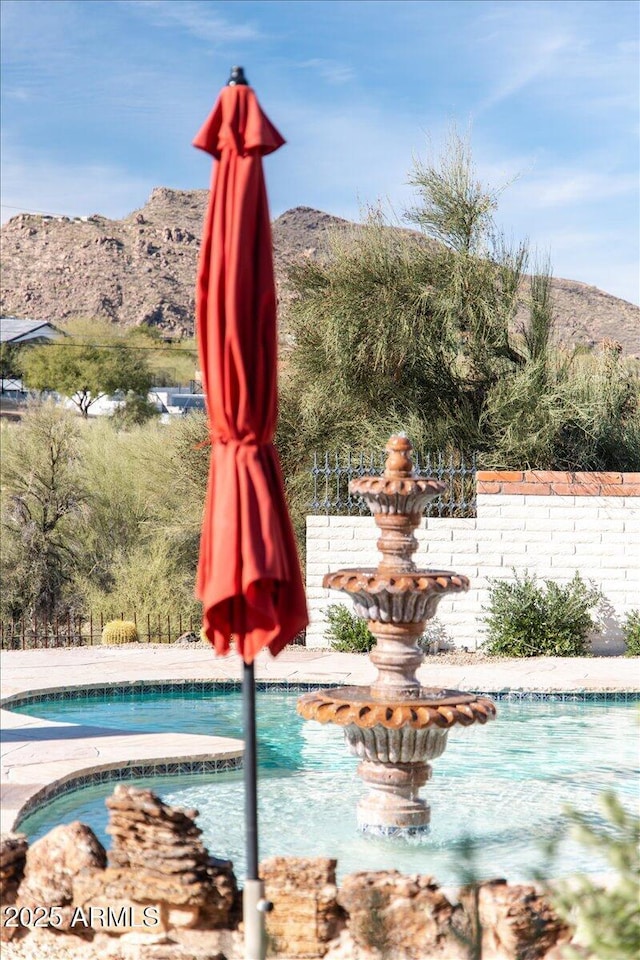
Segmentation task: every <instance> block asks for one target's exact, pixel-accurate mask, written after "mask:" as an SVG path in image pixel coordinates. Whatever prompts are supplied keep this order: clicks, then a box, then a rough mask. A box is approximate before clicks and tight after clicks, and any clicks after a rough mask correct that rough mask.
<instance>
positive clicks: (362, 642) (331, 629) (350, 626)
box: [325, 603, 376, 653]
mask: <svg viewBox="0 0 640 960" xmlns="http://www.w3.org/2000/svg"><path fill="white" fill-rule="evenodd" d="M327 620H328V621H329V626H328V628H327V631H326V633H325V636H326V637H327V639H328V640H329V642H330V644H331V649H332V650H339V651H340V653H368V652H369V650H371V649H372V647H374V646H375V642H376V638H375V637H374V636H373V634H372V633H371V631H370V630H369V628H368V627H367V621H366V620H363V619H362V618H361V617H358V616H356V614H355V613H351V611H350V610H347V608H346V607H345V606H343V605H342V604H341V603H334V604H332V605H331V606H330V607H329V609H328V610H327Z"/></svg>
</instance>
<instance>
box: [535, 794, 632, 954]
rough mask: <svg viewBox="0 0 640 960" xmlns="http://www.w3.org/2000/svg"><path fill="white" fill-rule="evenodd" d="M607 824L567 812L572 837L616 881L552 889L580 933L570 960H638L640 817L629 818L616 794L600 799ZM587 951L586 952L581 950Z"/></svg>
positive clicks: (584, 882)
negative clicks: (594, 855) (590, 959)
mask: <svg viewBox="0 0 640 960" xmlns="http://www.w3.org/2000/svg"><path fill="white" fill-rule="evenodd" d="M601 806H602V810H603V813H604V822H593V821H592V819H591V818H590V817H589V816H588V815H587V814H584V813H581V812H579V811H577V810H569V811H568V816H569V820H570V822H571V823H572V824H573V832H574V835H575V836H576V839H578V840H579V841H580V842H581V843H582V844H584V845H585V846H588V847H590V848H591V849H592V850H593V851H594V852H597V853H599V854H601V855H603V856H604V857H605V858H606V860H607V861H608V863H609V865H610V867H611V869H612V870H614V871H615V881H614V882H613V884H611V885H608V886H606V887H603V886H600V885H599V884H598V883H596V882H594V881H593V880H591V879H590V878H589V877H580V878H579V879H578V881H577V885H576V884H569V883H566V882H565V883H560V884H555V885H554V886H553V888H552V889H551V890H550V894H551V898H552V901H553V904H554V906H555V908H556V909H557V911H558V913H559V914H560V915H561V916H562V917H563V918H565V919H566V920H567V921H569V922H571V923H573V924H575V926H576V928H577V936H576V939H577V941H578V943H579V944H580V946H579V947H576V948H575V949H574V948H573V947H569V948H566V949H567V952H566V954H565V956H566V957H568V958H570V957H575V958H576V960H578V958H580V957H584V956H585V952H586V955H587V956H588V957H594V958H596V957H597V958H598V960H635V958H637V956H638V953H639V951H640V898H639V896H638V894H639V892H640V888H639V884H640V856H639V844H640V818H638V816H637V815H633V814H631V813H629V812H628V811H627V810H625V808H624V807H623V806H622V804H621V803H620V801H619V799H618V798H617V797H616V795H615V794H614V793H611V792H609V793H606V794H604V795H603V796H602V798H601ZM581 948H584V949H581Z"/></svg>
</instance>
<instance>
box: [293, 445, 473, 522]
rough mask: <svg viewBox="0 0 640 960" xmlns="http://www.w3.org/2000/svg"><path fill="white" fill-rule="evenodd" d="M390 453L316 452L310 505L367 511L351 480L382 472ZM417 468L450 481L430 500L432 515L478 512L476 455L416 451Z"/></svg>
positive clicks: (349, 511) (329, 510)
mask: <svg viewBox="0 0 640 960" xmlns="http://www.w3.org/2000/svg"><path fill="white" fill-rule="evenodd" d="M387 456H388V454H387V453H385V452H384V451H382V450H381V451H377V452H369V453H364V452H363V453H357V454H354V453H346V454H340V453H314V455H313V467H312V468H311V477H312V480H313V498H312V500H311V502H310V503H309V508H310V510H311V511H312V512H314V513H326V514H337V515H349V514H366V513H368V508H367V505H366V503H365V502H364V500H363V499H362V497H357V496H352V494H351V493H350V492H349V481H350V480H352V479H354V478H355V477H364V476H379V475H380V474H382V473H383V471H384V462H385V460H386V458H387ZM411 456H412V459H413V464H414V468H415V471H416V473H417V475H418V476H420V477H430V478H432V479H435V480H441V481H443V482H444V483H445V484H446V487H447V489H446V490H445V491H444V493H443V494H442V495H441V496H440V497H438V498H437V499H436V500H433V501H432V502H431V503H429V504H428V506H427V509H426V510H425V515H426V516H428V517H475V516H476V459H475V456H473V457H472V458H471V459H470V460H465V459H464V458H462V457H461V456H456V455H455V454H452V455H450V456H446V455H444V454H442V453H427V454H423V455H421V454H418V453H416V452H415V451H414V452H413V453H412V455H411Z"/></svg>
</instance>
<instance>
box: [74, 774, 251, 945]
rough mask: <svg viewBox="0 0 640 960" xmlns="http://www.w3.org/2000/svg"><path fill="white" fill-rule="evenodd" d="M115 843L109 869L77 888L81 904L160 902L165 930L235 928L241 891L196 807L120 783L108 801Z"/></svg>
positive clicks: (77, 898) (76, 891)
mask: <svg viewBox="0 0 640 960" xmlns="http://www.w3.org/2000/svg"><path fill="white" fill-rule="evenodd" d="M105 802H106V805H107V808H108V809H109V813H110V817H109V826H108V827H107V832H108V833H109V834H110V835H111V837H112V838H113V842H112V847H111V850H110V851H109V854H108V863H109V866H108V867H107V869H106V870H105V871H104V872H103V873H102V874H101V875H100V877H96V878H95V883H92V884H87V883H83V882H82V880H80V882H79V883H78V884H77V885H76V887H74V895H75V898H76V902H82V904H83V905H90V904H91V903H94V902H96V898H98V899H100V901H102V900H105V901H110V902H111V903H113V902H125V901H126V902H129V903H133V904H154V905H157V907H158V910H159V916H160V923H161V926H162V927H164V928H165V929H166V928H168V927H179V926H184V927H191V926H195V925H203V924H204V925H206V926H207V927H208V928H222V927H227V926H229V925H232V922H233V919H234V911H235V909H236V907H237V897H238V891H237V887H236V882H235V876H234V874H233V869H232V864H231V863H230V862H229V861H227V860H217V859H215V858H213V857H210V856H209V854H208V852H207V849H206V847H205V846H204V845H203V843H202V841H201V840H200V837H201V834H202V831H201V830H200V829H199V827H197V826H196V824H195V818H196V817H197V816H198V811H197V810H181V809H179V808H177V807H171V806H169V805H168V804H166V803H164V802H163V801H162V800H160V798H159V797H157V796H156V795H155V794H154V793H153V792H152V791H151V790H139V789H137V788H135V787H126V786H124V785H120V786H118V787H116V789H115V791H114V793H113V795H112V796H111V797H108V798H107V800H106V801H105Z"/></svg>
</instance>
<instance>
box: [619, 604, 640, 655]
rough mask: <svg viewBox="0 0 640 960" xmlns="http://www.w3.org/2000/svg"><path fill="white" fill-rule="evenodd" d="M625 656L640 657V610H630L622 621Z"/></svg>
mask: <svg viewBox="0 0 640 960" xmlns="http://www.w3.org/2000/svg"><path fill="white" fill-rule="evenodd" d="M623 629H624V640H625V643H626V645H627V649H626V651H625V656H627V657H640V610H630V611H629V613H628V614H627V616H626V618H625V621H624V626H623Z"/></svg>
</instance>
